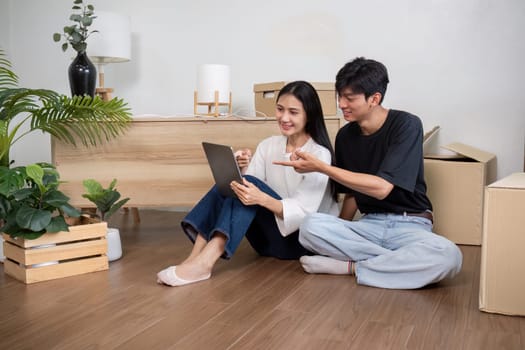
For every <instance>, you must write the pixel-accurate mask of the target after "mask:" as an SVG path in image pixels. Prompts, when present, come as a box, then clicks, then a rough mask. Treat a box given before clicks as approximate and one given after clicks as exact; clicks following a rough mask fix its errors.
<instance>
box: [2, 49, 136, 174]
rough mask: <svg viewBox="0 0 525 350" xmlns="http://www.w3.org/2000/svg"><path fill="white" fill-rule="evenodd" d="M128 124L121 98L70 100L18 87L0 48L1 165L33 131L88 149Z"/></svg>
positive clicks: (54, 93) (49, 93)
mask: <svg viewBox="0 0 525 350" xmlns="http://www.w3.org/2000/svg"><path fill="white" fill-rule="evenodd" d="M17 116H21V118H17ZM130 121H131V114H130V110H129V108H128V107H127V104H126V103H125V102H124V101H123V100H122V99H118V98H114V99H112V100H110V101H103V100H102V99H100V98H99V97H95V98H91V97H89V96H74V97H72V98H70V97H67V96H64V95H61V94H59V93H57V92H54V91H52V90H46V89H27V88H21V87H18V77H17V75H16V74H15V73H14V72H13V71H12V70H11V63H10V61H9V60H8V59H7V58H6V56H5V54H4V51H3V50H2V49H0V166H5V167H9V166H10V165H11V161H10V158H9V152H10V149H11V147H12V146H13V144H15V143H16V142H17V141H18V140H20V139H21V138H22V137H24V136H26V135H27V134H29V133H31V132H33V131H35V130H40V131H42V132H47V133H49V134H51V135H52V136H54V137H56V138H57V139H58V140H60V141H62V142H66V143H70V144H73V145H76V143H77V142H80V143H82V144H83V145H85V146H89V145H97V144H100V143H103V142H104V141H108V140H110V139H112V138H115V137H117V136H119V135H121V134H123V133H124V132H125V131H126V130H127V128H128V126H129V123H130ZM24 124H27V125H28V126H29V128H28V130H26V131H22V128H21V127H22V126H23V125H24Z"/></svg>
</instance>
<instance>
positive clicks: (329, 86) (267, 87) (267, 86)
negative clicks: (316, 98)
mask: <svg viewBox="0 0 525 350" xmlns="http://www.w3.org/2000/svg"><path fill="white" fill-rule="evenodd" d="M286 84H288V82H286V81H276V82H272V83H262V84H253V92H265V91H276V90H281V89H282V88H283V86H285V85H286ZM310 84H312V86H313V87H314V88H315V90H317V91H326V90H328V91H335V83H319V82H310Z"/></svg>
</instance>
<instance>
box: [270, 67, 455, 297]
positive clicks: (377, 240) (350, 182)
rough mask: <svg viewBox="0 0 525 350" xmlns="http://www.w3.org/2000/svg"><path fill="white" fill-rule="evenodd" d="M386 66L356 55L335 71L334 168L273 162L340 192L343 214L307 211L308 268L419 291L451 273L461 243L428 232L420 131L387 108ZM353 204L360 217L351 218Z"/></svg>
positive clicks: (303, 157) (411, 119) (304, 157)
mask: <svg viewBox="0 0 525 350" xmlns="http://www.w3.org/2000/svg"><path fill="white" fill-rule="evenodd" d="M388 82H389V81H388V73H387V70H386V68H385V66H384V65H383V64H381V63H379V62H377V61H374V60H370V59H365V58H356V59H354V60H353V61H351V62H348V63H347V64H346V65H345V66H344V67H343V68H341V70H340V71H339V72H338V73H337V77H336V83H335V87H336V90H337V93H338V98H339V107H340V108H341V110H342V112H343V115H344V118H345V120H347V121H348V123H347V124H346V125H345V126H343V127H342V128H341V130H339V132H338V134H337V138H336V143H335V158H336V161H335V166H331V165H329V164H326V163H324V162H321V161H320V160H318V159H316V158H315V157H314V156H312V155H311V154H308V153H306V152H300V151H299V152H296V157H297V158H298V159H297V160H293V161H289V162H276V164H281V165H286V166H292V167H294V169H295V170H296V171H298V172H301V173H304V172H312V171H318V172H321V173H324V174H326V175H328V176H329V177H330V178H331V179H332V180H334V181H336V182H337V183H338V187H339V192H342V193H345V198H344V201H343V205H342V208H341V213H340V217H339V218H337V217H334V216H330V215H326V214H313V215H310V216H308V217H307V218H306V219H305V221H304V222H303V224H302V225H301V228H300V236H299V241H300V243H301V244H302V245H303V246H304V247H305V248H307V249H308V250H310V251H312V252H314V253H316V254H319V255H313V256H303V257H302V258H301V264H302V266H303V268H304V270H305V271H306V272H309V273H329V274H348V275H354V276H356V279H357V282H358V283H359V284H363V285H369V286H375V287H381V288H396V289H409V288H420V287H423V286H425V285H427V284H430V283H435V282H438V281H440V280H442V279H444V278H446V277H453V276H454V275H456V274H457V273H458V272H459V271H460V269H461V264H462V255H461V251H460V250H459V249H458V247H457V246H456V245H455V244H454V243H452V242H451V241H449V240H447V239H445V238H444V237H442V236H439V235H437V234H434V233H432V223H433V218H432V204H431V203H430V201H429V199H428V197H427V195H426V184H425V180H424V174H423V142H422V138H423V128H422V124H421V121H420V119H419V118H418V117H416V116H415V115H412V114H410V113H407V112H403V111H398V110H393V109H386V108H384V107H383V106H382V105H381V103H382V101H383V97H384V95H385V92H386V87H387V84H388ZM357 209H359V211H360V212H361V213H362V214H363V216H362V217H361V218H360V219H359V220H357V221H352V219H353V218H354V215H355V214H356V212H357Z"/></svg>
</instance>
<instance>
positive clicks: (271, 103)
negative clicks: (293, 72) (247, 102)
mask: <svg viewBox="0 0 525 350" xmlns="http://www.w3.org/2000/svg"><path fill="white" fill-rule="evenodd" d="M311 84H312V85H313V86H314V88H315V90H316V91H317V94H318V95H319V99H320V100H321V107H322V108H323V114H324V115H325V116H334V115H336V114H337V103H336V95H335V84H334V83H311ZM285 85H286V82H284V81H279V82H274V83H264V84H254V85H253V92H254V93H255V111H256V114H257V116H267V117H275V104H276V103H277V95H278V94H279V91H280V90H281V88H282V87H283V86H285Z"/></svg>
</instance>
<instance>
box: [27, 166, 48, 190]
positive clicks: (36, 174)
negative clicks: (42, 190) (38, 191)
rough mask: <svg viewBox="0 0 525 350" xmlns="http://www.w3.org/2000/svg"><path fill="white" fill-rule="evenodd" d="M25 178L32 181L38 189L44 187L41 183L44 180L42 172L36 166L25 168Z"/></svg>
mask: <svg viewBox="0 0 525 350" xmlns="http://www.w3.org/2000/svg"><path fill="white" fill-rule="evenodd" d="M26 172H27V176H28V177H29V178H30V179H31V180H33V181H34V182H35V183H36V184H37V185H38V186H39V187H44V183H43V182H42V180H43V178H44V170H43V169H42V168H41V167H40V166H38V165H37V164H31V165H28V166H27V167H26Z"/></svg>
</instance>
